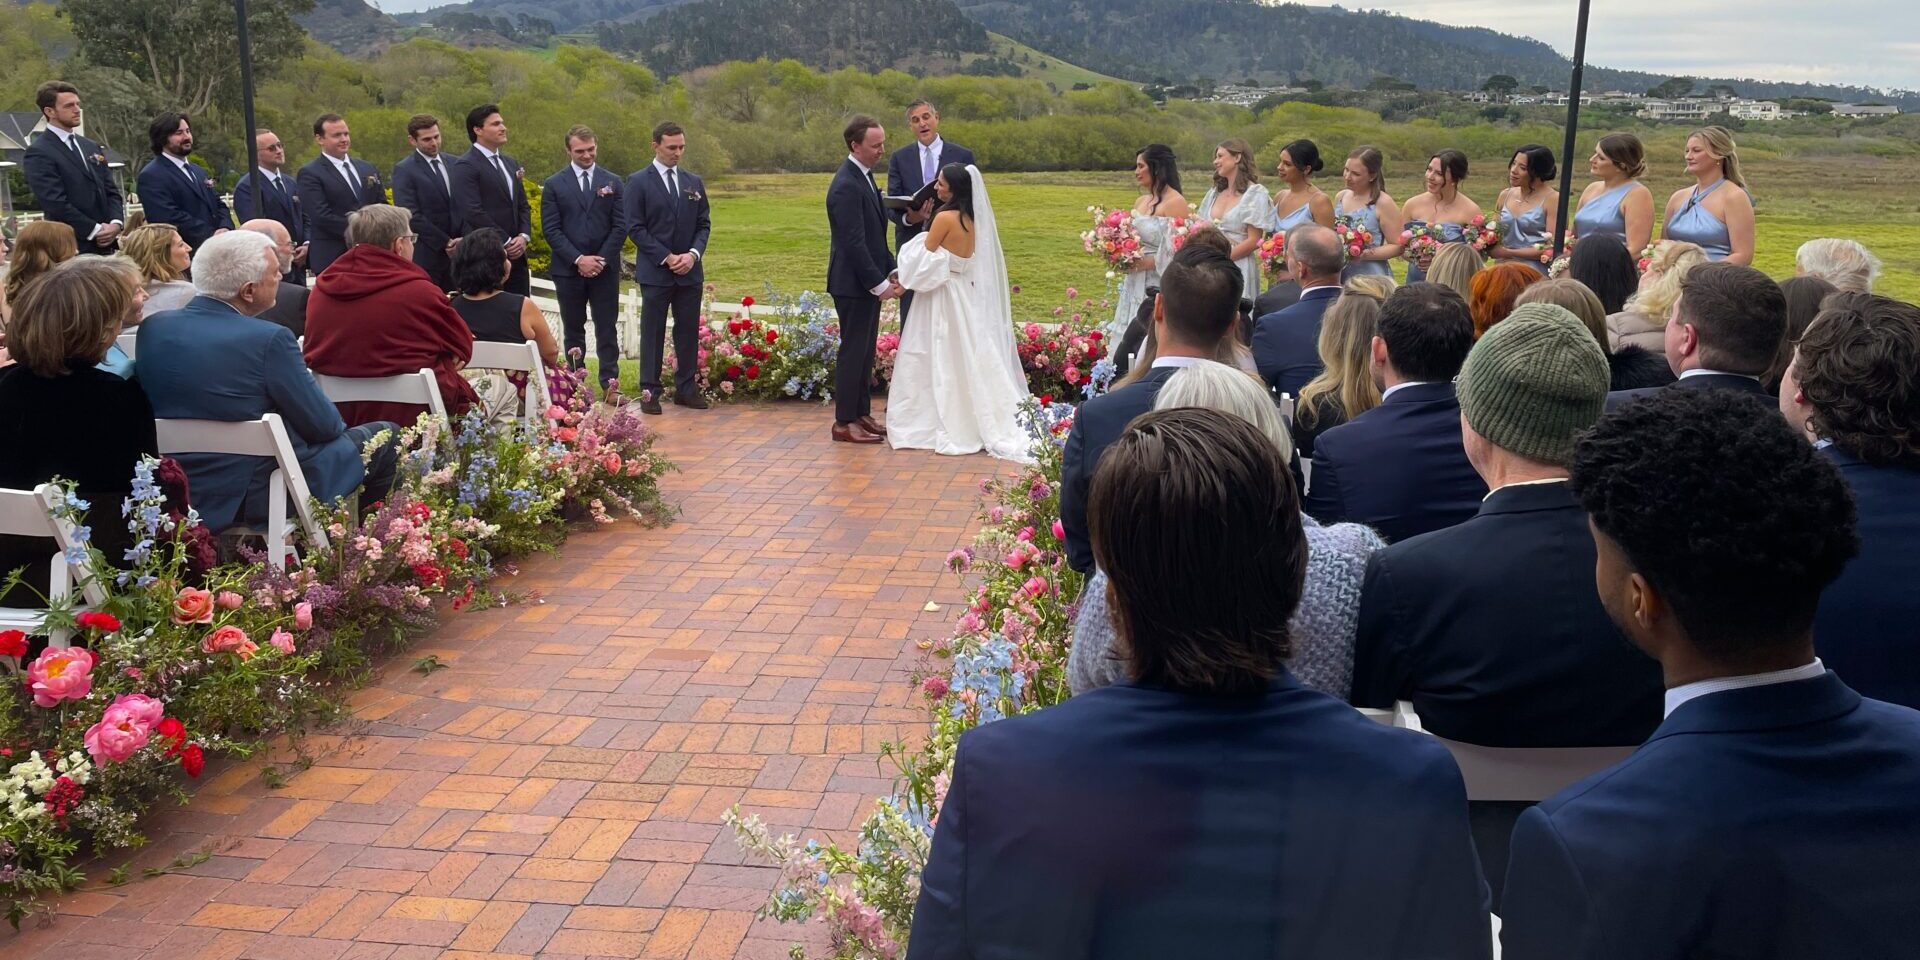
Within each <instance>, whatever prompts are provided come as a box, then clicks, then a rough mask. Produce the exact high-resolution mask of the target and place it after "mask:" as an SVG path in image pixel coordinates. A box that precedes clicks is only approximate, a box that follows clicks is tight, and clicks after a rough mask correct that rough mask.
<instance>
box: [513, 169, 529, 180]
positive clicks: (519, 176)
mask: <svg viewBox="0 0 1920 960" xmlns="http://www.w3.org/2000/svg"><path fill="white" fill-rule="evenodd" d="M513 178H514V179H515V180H525V179H526V178H527V168H525V167H521V168H520V169H518V170H515V171H514V172H513Z"/></svg>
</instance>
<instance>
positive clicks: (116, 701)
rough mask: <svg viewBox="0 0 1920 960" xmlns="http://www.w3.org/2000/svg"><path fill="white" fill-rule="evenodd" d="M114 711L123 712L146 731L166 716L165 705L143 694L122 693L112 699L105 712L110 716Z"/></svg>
mask: <svg viewBox="0 0 1920 960" xmlns="http://www.w3.org/2000/svg"><path fill="white" fill-rule="evenodd" d="M115 710H125V711H126V712H127V713H128V715H130V716H131V717H133V719H134V721H135V722H137V723H139V724H140V725H141V726H143V727H146V728H148V729H152V728H153V727H154V726H155V725H157V724H159V722H160V721H161V720H163V719H165V717H166V715H167V707H166V705H165V704H163V703H161V702H160V701H158V700H155V699H154V698H152V697H149V696H147V695H146V694H144V693H123V694H121V695H119V696H117V697H114V698H113V703H112V704H111V705H110V706H108V707H107V712H108V713H109V714H111V713H112V712H113V711H115Z"/></svg>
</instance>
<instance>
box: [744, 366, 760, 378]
mask: <svg viewBox="0 0 1920 960" xmlns="http://www.w3.org/2000/svg"><path fill="white" fill-rule="evenodd" d="M759 375H760V365H759V364H757V363H754V364H749V365H748V366H747V379H748V380H752V379H753V378H754V377H757V376H759Z"/></svg>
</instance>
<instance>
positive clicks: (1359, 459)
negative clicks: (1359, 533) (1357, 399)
mask: <svg viewBox="0 0 1920 960" xmlns="http://www.w3.org/2000/svg"><path fill="white" fill-rule="evenodd" d="M1486 495H1487V485H1486V483H1485V482H1484V481H1482V480H1481V479H1480V475H1479V474H1478V473H1475V472H1474V470H1473V465H1472V464H1470V463H1468V462H1467V451H1466V448H1465V447H1464V446H1462V445H1461V442H1460V402H1459V401H1458V400H1456V399H1454V396H1453V384H1451V383H1420V384H1411V385H1409V386H1407V388H1406V389H1404V390H1396V391H1394V394H1393V396H1391V397H1388V398H1387V399H1386V400H1384V401H1382V402H1381V404H1380V405H1379V406H1377V407H1374V408H1373V409H1372V410H1368V411H1367V412H1365V413H1363V414H1361V415H1359V416H1357V417H1354V418H1353V419H1352V420H1349V421H1347V422H1346V423H1343V424H1341V425H1339V426H1337V427H1334V428H1333V429H1331V430H1328V431H1327V432H1325V433H1323V434H1321V435H1320V436H1319V437H1318V438H1316V439H1315V440H1314V444H1313V487H1312V489H1310V490H1308V491H1307V513H1308V514H1309V515H1311V516H1312V517H1313V518H1314V519H1315V520H1318V521H1320V522H1321V523H1343V522H1349V521H1350V522H1353V523H1364V524H1366V525H1367V526H1369V527H1372V528H1374V529H1375V530H1378V531H1380V535H1381V536H1383V537H1385V538H1387V541H1388V542H1390V543H1397V542H1399V541H1401V540H1405V539H1407V538H1409V537H1415V536H1418V535H1420V534H1423V533H1426V532H1428V531H1430V530H1439V529H1441V528H1442V527H1450V526H1453V525H1454V524H1456V523H1459V522H1461V521H1463V520H1465V519H1467V518H1468V517H1471V516H1473V515H1474V514H1475V513H1477V512H1478V511H1479V509H1480V498H1481V497H1484V496H1486Z"/></svg>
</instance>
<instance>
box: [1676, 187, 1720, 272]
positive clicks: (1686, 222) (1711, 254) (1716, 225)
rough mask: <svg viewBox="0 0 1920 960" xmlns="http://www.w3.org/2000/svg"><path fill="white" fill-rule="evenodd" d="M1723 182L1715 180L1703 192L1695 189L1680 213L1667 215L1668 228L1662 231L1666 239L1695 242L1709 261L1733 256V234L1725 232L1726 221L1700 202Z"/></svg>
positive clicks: (1697, 188)
mask: <svg viewBox="0 0 1920 960" xmlns="http://www.w3.org/2000/svg"><path fill="white" fill-rule="evenodd" d="M1726 183H1727V181H1725V180H1718V181H1715V182H1714V185H1713V186H1711V187H1708V188H1706V189H1705V190H1702V189H1700V188H1699V187H1694V188H1693V195H1692V196H1690V197H1688V198H1687V203H1686V205H1685V206H1683V207H1681V208H1680V212H1678V213H1670V214H1668V215H1667V229H1666V230H1665V231H1663V235H1664V237H1665V239H1668V240H1685V241H1686V242H1688V243H1697V244H1699V245H1700V249H1701V250H1702V251H1704V252H1705V253H1706V255H1707V259H1708V260H1725V259H1726V258H1727V257H1728V256H1730V255H1731V254H1732V253H1733V234H1732V233H1730V232H1728V230H1727V225H1726V222H1725V221H1723V220H1721V219H1720V218H1719V217H1716V216H1714V215H1713V211H1711V210H1708V209H1707V208H1706V207H1705V206H1703V205H1702V201H1704V200H1706V199H1707V197H1709V196H1711V195H1712V194H1713V192H1714V191H1715V190H1718V189H1720V188H1721V187H1723V186H1725V185H1726Z"/></svg>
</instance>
